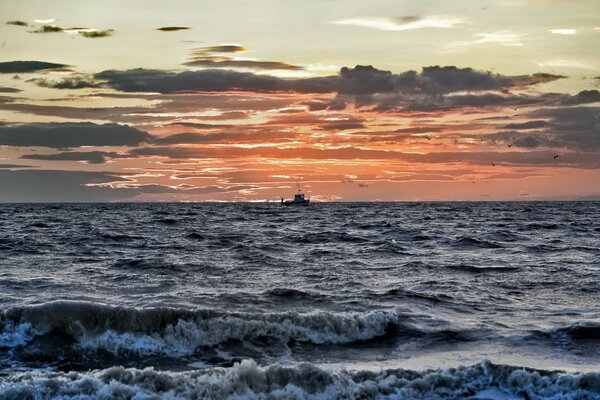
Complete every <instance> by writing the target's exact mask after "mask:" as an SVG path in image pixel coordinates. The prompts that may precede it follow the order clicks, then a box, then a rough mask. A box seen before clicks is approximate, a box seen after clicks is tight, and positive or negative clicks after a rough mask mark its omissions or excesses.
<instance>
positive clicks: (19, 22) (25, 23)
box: [6, 20, 28, 26]
mask: <svg viewBox="0 0 600 400" xmlns="http://www.w3.org/2000/svg"><path fill="white" fill-rule="evenodd" d="M6 25H16V26H27V25H28V24H27V22H25V21H20V20H12V21H6Z"/></svg>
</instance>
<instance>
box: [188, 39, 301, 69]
mask: <svg viewBox="0 0 600 400" xmlns="http://www.w3.org/2000/svg"><path fill="white" fill-rule="evenodd" d="M245 51H246V49H245V48H244V47H242V46H240V45H237V44H222V45H217V46H208V47H198V48H196V49H194V50H193V51H192V58H191V59H190V60H189V61H188V62H185V63H184V64H183V65H187V66H190V67H210V68H250V69H262V70H288V71H300V70H303V69H304V68H302V67H300V66H298V65H292V64H288V63H285V62H282V61H260V60H254V59H247V58H237V57H231V56H225V55H223V54H232V53H242V52H245Z"/></svg>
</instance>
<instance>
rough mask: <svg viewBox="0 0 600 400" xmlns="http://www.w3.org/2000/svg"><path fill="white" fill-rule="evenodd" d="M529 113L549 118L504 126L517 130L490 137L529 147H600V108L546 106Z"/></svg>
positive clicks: (495, 140)
mask: <svg viewBox="0 0 600 400" xmlns="http://www.w3.org/2000/svg"><path fill="white" fill-rule="evenodd" d="M526 116H529V117H533V118H544V119H546V120H548V121H545V120H537V119H536V120H533V121H528V122H524V123H515V124H508V125H504V126H503V127H502V128H504V129H515V130H511V131H500V132H497V133H495V134H492V135H486V137H487V138H489V139H491V140H492V141H494V142H501V143H507V144H512V145H514V146H515V147H523V148H527V149H533V148H537V147H550V148H556V149H560V148H566V149H572V150H577V151H583V152H597V151H598V150H600V107H559V108H543V109H538V110H535V111H531V112H529V113H527V114H526ZM519 130H527V132H526V133H523V132H520V131H519ZM599 158H600V157H599Z"/></svg>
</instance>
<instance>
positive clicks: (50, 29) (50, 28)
mask: <svg viewBox="0 0 600 400" xmlns="http://www.w3.org/2000/svg"><path fill="white" fill-rule="evenodd" d="M62 31H63V29H62V28H61V27H60V26H56V25H43V26H42V27H40V28H38V29H37V30H35V31H30V32H31V33H58V32H62Z"/></svg>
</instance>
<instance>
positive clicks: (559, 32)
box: [548, 28, 577, 35]
mask: <svg viewBox="0 0 600 400" xmlns="http://www.w3.org/2000/svg"><path fill="white" fill-rule="evenodd" d="M548 32H550V33H555V34H557V35H575V34H576V33H577V29H572V28H561V29H550V30H548Z"/></svg>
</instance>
